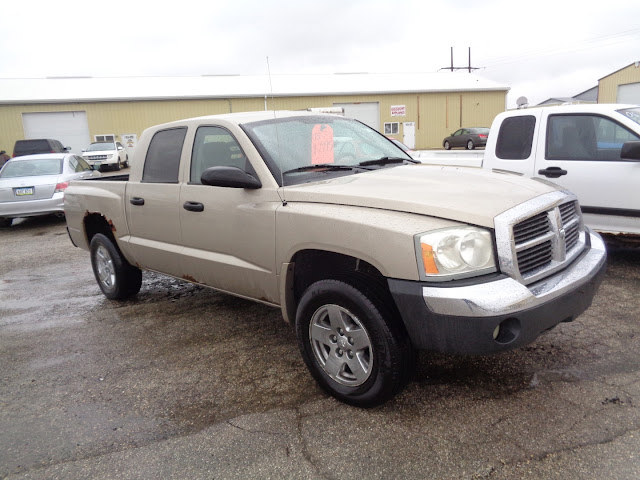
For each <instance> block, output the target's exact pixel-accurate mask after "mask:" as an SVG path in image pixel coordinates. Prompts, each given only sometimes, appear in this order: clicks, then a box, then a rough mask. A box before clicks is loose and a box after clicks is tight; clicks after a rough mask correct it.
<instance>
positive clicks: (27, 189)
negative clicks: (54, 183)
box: [14, 187, 33, 197]
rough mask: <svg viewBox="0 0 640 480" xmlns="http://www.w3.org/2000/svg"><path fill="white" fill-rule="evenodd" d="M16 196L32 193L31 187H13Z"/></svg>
mask: <svg viewBox="0 0 640 480" xmlns="http://www.w3.org/2000/svg"><path fill="white" fill-rule="evenodd" d="M14 192H15V194H16V197H22V196H24V195H33V187H22V188H16V189H15V191H14Z"/></svg>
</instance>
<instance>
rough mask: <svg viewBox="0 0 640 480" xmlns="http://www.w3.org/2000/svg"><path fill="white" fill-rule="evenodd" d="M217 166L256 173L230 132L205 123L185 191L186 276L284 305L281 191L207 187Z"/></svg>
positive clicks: (181, 214) (182, 202)
mask: <svg viewBox="0 0 640 480" xmlns="http://www.w3.org/2000/svg"><path fill="white" fill-rule="evenodd" d="M214 166H232V167H237V168H240V169H242V170H244V171H246V172H248V173H251V174H253V175H255V172H254V170H253V168H252V166H251V164H250V162H249V161H248V159H247V157H246V156H245V154H244V152H243V151H242V149H241V147H240V146H239V145H238V143H237V142H236V140H235V138H234V137H233V135H232V134H231V133H230V132H229V131H228V130H226V129H225V128H222V127H218V126H201V127H199V128H198V130H197V132H196V135H195V140H194V146H193V152H192V155H191V166H190V179H189V182H188V183H185V184H183V185H182V187H181V190H180V201H179V205H180V208H179V210H180V212H179V217H180V225H181V230H182V245H183V251H182V260H181V261H182V265H181V268H182V276H184V278H186V279H188V280H190V281H195V282H198V283H202V284H205V285H209V286H211V287H214V288H217V289H220V290H225V291H230V292H233V293H235V294H239V295H243V296H247V297H250V298H255V299H258V300H263V301H266V302H270V303H279V296H278V291H277V281H276V276H275V241H276V238H275V212H276V208H277V207H278V206H279V205H280V204H281V203H280V201H279V198H278V197H277V193H276V192H275V191H270V192H268V191H265V190H264V189H255V190H252V189H243V188H231V187H214V186H210V185H202V183H201V181H200V177H201V175H202V172H203V171H204V170H206V169H207V168H209V167H214ZM270 195H273V197H274V198H272V197H270Z"/></svg>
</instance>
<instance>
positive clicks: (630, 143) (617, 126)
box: [418, 104, 640, 244]
mask: <svg viewBox="0 0 640 480" xmlns="http://www.w3.org/2000/svg"><path fill="white" fill-rule="evenodd" d="M465 153H467V152H459V153H458V154H457V155H456V156H455V157H454V156H451V157H449V156H448V154H449V152H444V151H443V152H439V151H432V152H429V151H425V152H421V155H420V157H418V158H419V159H420V161H421V162H423V163H430V164H438V163H439V164H443V165H461V166H472V167H482V168H486V169H490V170H494V171H503V172H514V173H518V174H520V175H524V176H527V177H534V178H536V177H537V178H541V179H548V180H550V181H552V182H554V183H557V184H558V185H560V186H562V187H563V188H566V189H567V190H569V191H571V192H573V193H575V194H576V195H577V196H578V200H579V201H580V205H581V208H582V212H583V214H584V221H585V223H586V224H587V225H589V226H590V227H592V228H593V229H595V230H597V231H599V232H603V233H607V234H613V235H622V236H623V237H624V239H625V240H628V241H636V242H638V243H639V244H640V193H639V192H638V186H639V185H640V107H639V106H637V105H615V104H611V105H607V104H598V105H561V106H554V107H541V108H529V109H523V110H512V111H508V112H504V113H501V114H499V115H498V116H496V118H495V120H494V121H493V124H492V126H491V129H490V134H489V138H488V141H487V146H486V149H485V150H484V154H482V153H480V156H478V155H475V154H473V153H472V152H469V153H470V155H466V156H465V155H464V154H465Z"/></svg>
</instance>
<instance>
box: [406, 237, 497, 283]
mask: <svg viewBox="0 0 640 480" xmlns="http://www.w3.org/2000/svg"><path fill="white" fill-rule="evenodd" d="M415 238H416V256H417V258H418V264H419V265H420V276H421V277H423V279H427V280H435V281H442V280H453V279H457V278H466V277H472V276H476V275H482V274H485V273H491V272H495V271H496V262H495V258H494V255H493V240H492V238H491V233H489V231H488V230H484V229H482V228H478V227H471V226H469V227H455V228H444V229H442V230H435V231H433V232H428V233H423V234H420V235H416V237H415Z"/></svg>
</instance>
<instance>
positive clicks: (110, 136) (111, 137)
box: [93, 133, 116, 142]
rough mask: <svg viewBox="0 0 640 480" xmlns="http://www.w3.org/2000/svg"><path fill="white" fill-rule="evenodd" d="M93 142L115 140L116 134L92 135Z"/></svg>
mask: <svg viewBox="0 0 640 480" xmlns="http://www.w3.org/2000/svg"><path fill="white" fill-rule="evenodd" d="M93 138H94V142H115V140H116V136H115V135H114V134H113V133H110V134H108V135H94V136H93Z"/></svg>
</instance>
